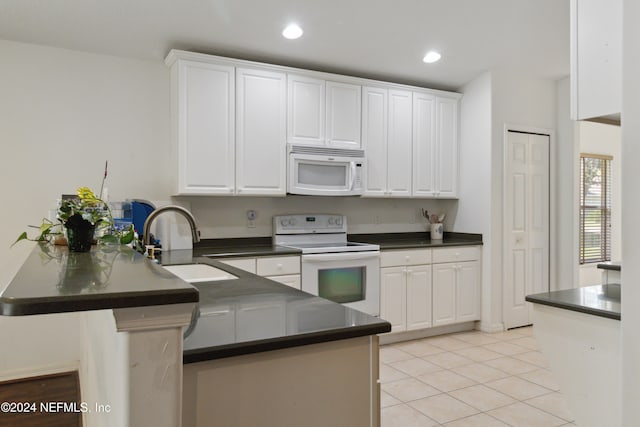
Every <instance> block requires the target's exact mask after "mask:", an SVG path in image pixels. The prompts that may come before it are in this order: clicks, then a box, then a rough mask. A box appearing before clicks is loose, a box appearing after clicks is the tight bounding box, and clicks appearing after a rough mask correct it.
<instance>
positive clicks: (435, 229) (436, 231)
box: [430, 223, 444, 240]
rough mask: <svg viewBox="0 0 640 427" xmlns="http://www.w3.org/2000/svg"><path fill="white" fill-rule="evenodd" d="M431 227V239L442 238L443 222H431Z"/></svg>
mask: <svg viewBox="0 0 640 427" xmlns="http://www.w3.org/2000/svg"><path fill="white" fill-rule="evenodd" d="M430 228H431V240H442V235H443V233H444V226H443V225H442V223H437V224H430Z"/></svg>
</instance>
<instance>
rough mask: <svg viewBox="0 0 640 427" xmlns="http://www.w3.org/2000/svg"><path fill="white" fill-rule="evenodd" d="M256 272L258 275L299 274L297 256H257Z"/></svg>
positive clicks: (298, 259)
mask: <svg viewBox="0 0 640 427" xmlns="http://www.w3.org/2000/svg"><path fill="white" fill-rule="evenodd" d="M257 265H258V268H257V273H258V275H259V276H282V275H285V274H300V257H299V256H282V257H265V258H258V263H257Z"/></svg>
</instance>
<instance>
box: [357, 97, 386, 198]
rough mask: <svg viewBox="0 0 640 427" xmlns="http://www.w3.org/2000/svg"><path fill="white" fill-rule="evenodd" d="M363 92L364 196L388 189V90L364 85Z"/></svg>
mask: <svg viewBox="0 0 640 427" xmlns="http://www.w3.org/2000/svg"><path fill="white" fill-rule="evenodd" d="M362 90H363V93H362V148H363V149H364V150H365V153H366V158H367V179H366V189H365V191H364V196H369V197H382V196H385V195H386V192H387V105H388V104H387V95H388V93H387V90H386V89H381V88H377V87H364V88H363V89H362Z"/></svg>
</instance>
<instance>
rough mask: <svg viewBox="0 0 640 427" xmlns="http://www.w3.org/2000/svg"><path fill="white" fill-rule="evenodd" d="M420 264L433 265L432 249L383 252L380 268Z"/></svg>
mask: <svg viewBox="0 0 640 427" xmlns="http://www.w3.org/2000/svg"><path fill="white" fill-rule="evenodd" d="M420 264H431V249H409V250H399V251H382V253H381V254H380V267H392V266H396V265H420Z"/></svg>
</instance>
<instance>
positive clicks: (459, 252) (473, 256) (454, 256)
mask: <svg viewBox="0 0 640 427" xmlns="http://www.w3.org/2000/svg"><path fill="white" fill-rule="evenodd" d="M479 258H480V248H478V247H477V246H457V247H454V248H444V249H434V250H433V263H434V264H436V263H441V262H459V261H475V260H477V259H479Z"/></svg>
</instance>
